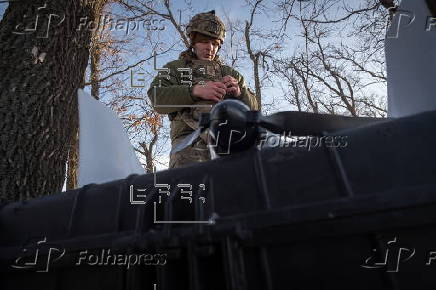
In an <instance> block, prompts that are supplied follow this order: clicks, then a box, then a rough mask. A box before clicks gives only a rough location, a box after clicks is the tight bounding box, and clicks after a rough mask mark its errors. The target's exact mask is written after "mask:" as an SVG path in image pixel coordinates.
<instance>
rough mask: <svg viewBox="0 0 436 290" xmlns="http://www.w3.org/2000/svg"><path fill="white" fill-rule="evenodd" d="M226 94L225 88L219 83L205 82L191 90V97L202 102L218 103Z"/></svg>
mask: <svg viewBox="0 0 436 290" xmlns="http://www.w3.org/2000/svg"><path fill="white" fill-rule="evenodd" d="M225 94H226V86H225V85H224V84H223V83H221V82H206V83H205V84H203V85H201V84H197V85H195V86H194V87H193V88H192V95H193V96H195V97H199V98H201V99H204V100H212V101H215V102H219V101H221V100H222V99H223V97H224V95H225Z"/></svg>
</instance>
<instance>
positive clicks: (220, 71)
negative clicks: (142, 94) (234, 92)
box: [147, 51, 259, 142]
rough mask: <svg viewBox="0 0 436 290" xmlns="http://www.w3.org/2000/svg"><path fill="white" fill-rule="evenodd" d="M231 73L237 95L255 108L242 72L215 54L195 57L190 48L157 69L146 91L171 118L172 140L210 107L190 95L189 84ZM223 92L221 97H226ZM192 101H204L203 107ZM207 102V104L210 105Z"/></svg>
mask: <svg viewBox="0 0 436 290" xmlns="http://www.w3.org/2000/svg"><path fill="white" fill-rule="evenodd" d="M226 75H230V76H232V77H234V78H235V79H236V80H237V81H238V83H239V87H240V89H241V95H240V96H239V99H240V100H241V101H242V102H244V103H245V104H247V105H248V106H249V107H250V108H251V109H252V110H258V109H259V108H258V104H257V101H256V97H255V95H254V94H253V93H252V92H251V91H250V90H249V89H248V88H247V86H246V84H245V81H244V78H243V76H242V75H241V74H240V73H239V72H237V71H236V70H234V69H233V68H231V67H229V66H226V65H223V64H222V63H221V61H220V60H219V59H218V58H217V57H216V58H215V60H213V61H208V60H198V59H197V58H196V57H195V55H193V54H192V53H191V52H189V51H185V52H183V53H181V54H180V57H179V59H178V60H175V61H171V62H169V63H167V64H166V65H164V66H163V68H161V69H159V73H158V75H157V76H156V77H155V79H154V80H153V82H152V83H151V85H150V89H149V90H148V92H147V94H148V97H149V98H150V100H151V103H152V105H153V108H154V109H155V110H156V111H157V112H158V113H160V114H168V115H169V119H170V121H171V141H172V142H174V140H176V139H178V138H179V137H182V136H185V135H187V134H189V133H191V132H192V131H193V130H194V129H195V128H194V126H196V123H197V121H198V117H199V113H200V112H205V111H209V110H210V108H211V106H212V105H213V102H211V101H206V100H202V99H200V98H196V97H194V96H192V87H193V86H194V85H196V84H198V83H199V82H201V81H220V80H221V79H222V78H223V77H224V76H226ZM226 97H227V96H225V97H224V98H226ZM193 105H203V106H202V108H196V107H193ZM206 105H209V108H204V107H207V106H206Z"/></svg>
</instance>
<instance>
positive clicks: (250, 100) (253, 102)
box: [229, 67, 259, 111]
mask: <svg viewBox="0 0 436 290" xmlns="http://www.w3.org/2000/svg"><path fill="white" fill-rule="evenodd" d="M229 68H230V67H229ZM230 75H231V76H233V77H234V78H235V79H236V80H237V81H238V84H239V88H240V89H241V95H240V96H239V98H240V99H241V101H242V102H243V103H244V104H246V105H248V106H249V107H250V109H251V110H254V111H258V110H259V104H258V102H257V98H256V95H255V94H253V93H252V92H251V91H250V89H249V88H248V87H247V85H246V83H245V80H244V77H243V76H242V75H241V74H240V73H239V72H238V71H236V70H234V69H232V68H230Z"/></svg>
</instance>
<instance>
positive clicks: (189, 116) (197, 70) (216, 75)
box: [170, 59, 224, 130]
mask: <svg viewBox="0 0 436 290" xmlns="http://www.w3.org/2000/svg"><path fill="white" fill-rule="evenodd" d="M185 64H186V67H189V68H190V69H191V72H190V73H191V74H190V75H191V76H192V79H191V82H192V87H193V86H195V85H198V84H199V85H201V84H202V83H206V82H207V81H221V80H222V78H223V77H224V75H223V72H222V66H221V64H220V63H219V62H217V61H213V60H198V59H187V60H186V62H185ZM214 104H215V102H214V101H210V100H199V101H197V102H196V103H195V104H194V105H195V106H196V107H189V108H185V109H183V110H181V111H179V112H177V113H173V114H172V116H170V120H173V119H174V118H175V117H176V116H177V114H179V116H180V119H181V120H183V121H184V122H185V123H186V124H187V125H188V126H189V127H190V128H191V129H192V130H196V129H197V128H198V121H199V119H200V115H201V113H207V112H210V110H211V109H212V106H213V105H214Z"/></svg>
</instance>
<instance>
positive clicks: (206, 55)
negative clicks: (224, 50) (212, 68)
mask: <svg viewBox="0 0 436 290" xmlns="http://www.w3.org/2000/svg"><path fill="white" fill-rule="evenodd" d="M219 46H220V41H219V40H218V39H207V40H202V41H199V42H196V43H195V44H194V52H195V54H196V55H197V58H198V59H201V60H213V59H214V58H215V55H216V53H217V51H218V48H219Z"/></svg>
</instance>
